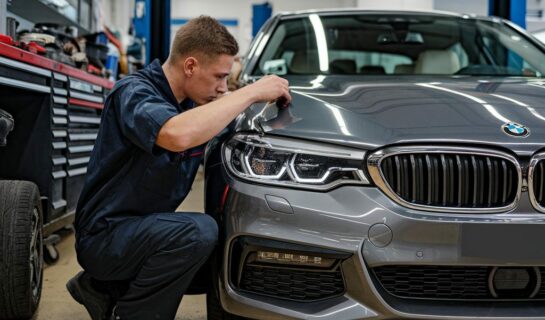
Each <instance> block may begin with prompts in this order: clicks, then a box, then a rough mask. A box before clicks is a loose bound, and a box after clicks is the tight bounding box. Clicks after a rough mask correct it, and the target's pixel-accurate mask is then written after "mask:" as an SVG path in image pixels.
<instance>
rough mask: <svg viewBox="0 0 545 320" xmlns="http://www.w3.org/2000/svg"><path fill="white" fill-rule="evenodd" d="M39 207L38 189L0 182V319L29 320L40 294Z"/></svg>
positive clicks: (29, 185) (31, 184)
mask: <svg viewBox="0 0 545 320" xmlns="http://www.w3.org/2000/svg"><path fill="white" fill-rule="evenodd" d="M42 241H43V238H42V206H41V203H40V196H39V191H38V187H37V186H36V185H35V184H34V183H32V182H27V181H0V270H2V272H0V318H1V319H29V318H31V317H32V316H33V314H34V312H35V311H36V309H37V308H38V304H39V302H40V297H41V293H42V276H43V245H42Z"/></svg>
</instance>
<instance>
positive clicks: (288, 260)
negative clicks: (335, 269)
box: [257, 251, 335, 268]
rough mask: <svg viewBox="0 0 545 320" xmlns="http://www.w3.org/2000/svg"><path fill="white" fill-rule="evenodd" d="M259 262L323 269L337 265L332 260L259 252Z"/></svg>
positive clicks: (292, 254) (294, 254)
mask: <svg viewBox="0 0 545 320" xmlns="http://www.w3.org/2000/svg"><path fill="white" fill-rule="evenodd" d="M257 261H259V262H267V263H277V264H291V265H294V264H295V265H304V266H313V267H322V268H329V267H331V266H333V264H334V263H335V259H331V258H324V257H317V256H308V255H302V254H296V253H284V252H272V251H258V252H257Z"/></svg>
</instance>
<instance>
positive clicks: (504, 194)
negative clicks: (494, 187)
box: [501, 160, 507, 203]
mask: <svg viewBox="0 0 545 320" xmlns="http://www.w3.org/2000/svg"><path fill="white" fill-rule="evenodd" d="M501 170H502V178H503V179H502V193H501V201H502V202H504V203H505V201H507V164H506V163H505V160H502V161H501Z"/></svg>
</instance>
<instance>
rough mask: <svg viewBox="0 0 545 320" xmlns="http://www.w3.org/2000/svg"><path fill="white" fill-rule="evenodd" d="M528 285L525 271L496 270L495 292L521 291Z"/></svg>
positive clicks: (528, 280) (527, 274) (527, 275)
mask: <svg viewBox="0 0 545 320" xmlns="http://www.w3.org/2000/svg"><path fill="white" fill-rule="evenodd" d="M529 283H530V274H529V273H528V271H527V270H525V269H515V268H512V269H498V270H497V271H496V275H495V276H494V287H495V288H496V290H521V289H524V288H526V287H527V286H528V284H529Z"/></svg>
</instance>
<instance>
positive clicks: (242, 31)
mask: <svg viewBox="0 0 545 320" xmlns="http://www.w3.org/2000/svg"><path fill="white" fill-rule="evenodd" d="M264 2H265V1H264V0H250V1H248V0H228V1H226V0H206V1H202V0H172V2H171V16H172V19H173V20H174V19H182V20H184V19H191V18H194V17H197V16H199V15H201V14H206V15H209V16H211V17H214V18H216V19H219V20H222V19H224V20H229V21H231V20H237V22H238V25H236V26H232V25H227V28H228V29H229V31H230V32H231V33H232V34H233V35H234V36H235V38H236V39H237V41H238V43H239V46H240V53H241V54H245V53H246V51H247V49H248V46H249V45H250V42H251V40H252V4H262V3H264ZM268 2H269V3H270V4H271V5H272V8H273V15H274V14H275V13H278V12H283V11H297V10H307V9H309V8H313V9H325V8H353V7H355V6H356V4H357V1H356V0H269V1H268ZM179 26H180V25H173V26H172V30H171V36H173V35H174V33H175V32H176V30H177V29H178V28H179Z"/></svg>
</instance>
